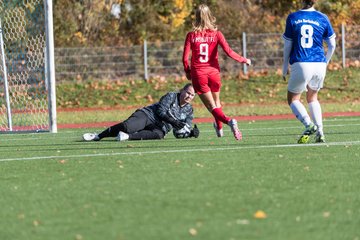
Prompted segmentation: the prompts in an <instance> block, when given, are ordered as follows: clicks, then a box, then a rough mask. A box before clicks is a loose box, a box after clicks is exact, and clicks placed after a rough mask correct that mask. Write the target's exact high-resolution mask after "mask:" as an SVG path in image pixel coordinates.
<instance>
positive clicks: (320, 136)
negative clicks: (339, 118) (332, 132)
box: [315, 134, 325, 143]
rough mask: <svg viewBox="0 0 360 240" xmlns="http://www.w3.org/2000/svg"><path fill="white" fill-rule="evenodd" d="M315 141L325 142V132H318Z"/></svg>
mask: <svg viewBox="0 0 360 240" xmlns="http://www.w3.org/2000/svg"><path fill="white" fill-rule="evenodd" d="M315 142H316V143H324V142H325V136H324V134H316V136H315Z"/></svg>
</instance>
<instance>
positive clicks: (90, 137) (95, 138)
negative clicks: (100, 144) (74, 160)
mask: <svg viewBox="0 0 360 240" xmlns="http://www.w3.org/2000/svg"><path fill="white" fill-rule="evenodd" d="M83 139H84V141H99V140H100V138H99V135H97V133H85V134H84V135H83Z"/></svg>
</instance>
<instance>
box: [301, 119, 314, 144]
mask: <svg viewBox="0 0 360 240" xmlns="http://www.w3.org/2000/svg"><path fill="white" fill-rule="evenodd" d="M316 130H317V126H316V125H315V124H313V123H311V124H310V126H308V127H307V128H306V129H305V131H304V132H303V134H302V135H301V137H300V138H299V140H298V143H299V144H304V143H308V142H309V140H310V135H312V134H314V133H315V132H316Z"/></svg>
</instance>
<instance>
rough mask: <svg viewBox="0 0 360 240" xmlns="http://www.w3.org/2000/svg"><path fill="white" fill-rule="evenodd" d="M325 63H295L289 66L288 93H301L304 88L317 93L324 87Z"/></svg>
mask: <svg viewBox="0 0 360 240" xmlns="http://www.w3.org/2000/svg"><path fill="white" fill-rule="evenodd" d="M325 75H326V63H324V62H296V63H294V64H292V65H291V70H290V79H289V83H288V91H289V92H292V93H302V92H304V91H307V88H306V86H309V88H310V89H312V90H314V91H319V90H320V88H322V87H323V85H324V79H325Z"/></svg>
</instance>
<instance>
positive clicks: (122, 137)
mask: <svg viewBox="0 0 360 240" xmlns="http://www.w3.org/2000/svg"><path fill="white" fill-rule="evenodd" d="M128 139H129V134H127V133H124V132H122V131H120V132H119V134H118V135H117V137H116V140H117V141H125V140H128Z"/></svg>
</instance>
